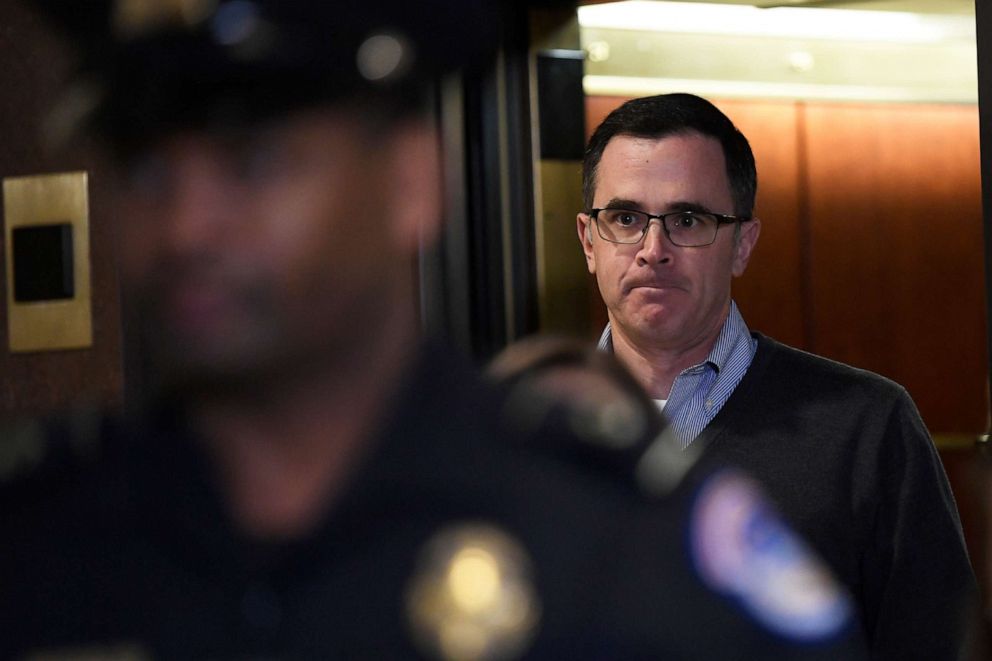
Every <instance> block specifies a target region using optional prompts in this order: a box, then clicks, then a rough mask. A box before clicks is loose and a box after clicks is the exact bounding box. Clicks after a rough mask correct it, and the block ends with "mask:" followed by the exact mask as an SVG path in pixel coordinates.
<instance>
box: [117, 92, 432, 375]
mask: <svg viewBox="0 0 992 661" xmlns="http://www.w3.org/2000/svg"><path fill="white" fill-rule="evenodd" d="M435 151H436V150H435V146H434V143H433V135H430V134H429V131H427V130H426V129H424V130H419V129H418V130H414V129H413V128H412V127H405V128H401V129H397V130H396V131H394V132H390V133H388V134H387V135H381V136H372V135H371V133H370V131H369V129H368V127H366V126H364V125H362V124H361V123H359V122H358V121H356V120H355V119H354V117H353V116H352V115H349V114H348V113H346V112H344V111H340V112H339V111H332V110H327V111H322V112H314V113H308V114H301V115H297V116H294V117H292V118H290V119H287V120H285V121H282V122H280V123H277V124H273V125H270V126H267V127H266V128H264V129H257V130H252V131H251V132H250V133H248V132H244V133H241V134H238V135H235V136H218V135H217V134H215V133H210V134H206V133H189V134H180V135H176V136H173V137H171V138H169V139H167V140H166V141H164V142H162V143H160V144H158V145H156V146H155V148H154V149H152V150H150V151H149V152H148V153H147V154H145V155H144V156H143V157H142V158H141V159H139V160H138V162H137V163H136V165H135V167H133V168H131V169H130V170H129V171H128V173H127V175H126V176H127V181H126V182H125V189H124V193H123V195H122V196H121V208H120V209H119V210H118V215H119V217H120V219H121V222H120V226H121V239H122V245H121V258H122V278H123V281H124V283H125V285H126V286H127V287H128V289H129V291H130V293H131V294H132V296H133V297H134V299H133V300H134V301H135V303H136V304H137V306H138V307H139V310H140V311H141V314H142V317H143V318H142V320H141V321H142V324H143V326H145V327H147V328H148V329H149V332H150V333H151V335H152V337H153V339H154V343H153V347H152V348H153V350H154V351H156V355H157V357H159V358H160V359H161V360H160V363H161V365H162V369H163V370H164V373H165V376H166V379H167V380H170V381H172V382H173V383H178V384H181V385H197V384H199V385H203V384H214V385H216V384H217V382H219V383H220V384H223V383H225V382H229V381H234V382H235V383H237V382H238V381H240V382H242V383H243V382H244V381H245V380H246V379H249V378H253V377H261V378H264V377H266V376H271V375H273V373H295V372H298V371H300V370H301V369H304V370H305V369H308V368H313V367H314V366H315V365H320V364H321V363H323V362H326V361H328V360H333V359H334V358H335V357H338V358H340V357H346V356H348V355H349V354H353V353H354V352H355V351H356V349H357V348H358V347H359V346H360V345H361V343H362V342H363V341H364V340H365V338H366V337H368V336H369V335H370V334H371V333H372V332H373V330H374V329H375V328H377V327H378V326H377V324H379V325H381V324H382V319H383V317H384V316H385V315H388V314H389V311H390V306H394V305H396V304H397V301H396V299H397V292H398V291H401V290H402V287H400V288H399V289H397V283H398V282H401V281H402V279H403V278H409V270H410V259H411V257H412V255H413V254H414V253H415V251H416V249H417V240H418V238H419V231H420V230H421V227H420V226H419V223H421V222H422V221H427V222H430V221H432V220H434V219H435V218H436V217H437V216H438V215H439V213H438V209H437V204H436V203H437V191H436V190H435V189H436V188H437V178H436V170H435V165H436V153H435ZM401 155H402V157H401ZM432 216H433V218H432ZM289 371H292V372H289Z"/></svg>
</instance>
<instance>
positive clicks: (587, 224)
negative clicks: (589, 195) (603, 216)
mask: <svg viewBox="0 0 992 661" xmlns="http://www.w3.org/2000/svg"><path fill="white" fill-rule="evenodd" d="M575 231H576V233H577V234H578V236H579V243H581V244H582V252H584V253H585V255H586V268H587V269H589V272H590V273H595V272H596V255H595V254H594V253H593V250H592V242H593V238H592V217H591V216H590V215H589V214H587V213H581V212H580V213H579V214H578V215H577V216H575Z"/></svg>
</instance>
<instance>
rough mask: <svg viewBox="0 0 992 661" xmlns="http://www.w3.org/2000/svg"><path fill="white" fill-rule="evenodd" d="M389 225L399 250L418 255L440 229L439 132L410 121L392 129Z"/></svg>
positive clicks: (434, 238) (423, 122)
mask: <svg viewBox="0 0 992 661" xmlns="http://www.w3.org/2000/svg"><path fill="white" fill-rule="evenodd" d="M388 166H389V172H390V173H391V174H392V177H391V181H390V182H389V183H390V185H389V187H388V189H387V190H385V191H383V194H389V195H390V199H389V204H388V207H387V208H388V211H389V221H388V226H389V227H391V228H392V230H393V231H392V234H393V237H394V239H395V240H396V243H397V246H398V247H399V248H400V250H401V251H403V252H404V253H406V254H411V255H413V254H416V252H417V251H418V250H419V249H420V247H421V245H423V244H426V245H430V244H432V243H434V241H435V240H436V238H437V235H438V233H439V232H440V229H441V216H442V213H441V199H442V193H441V185H442V183H441V156H440V152H439V146H438V136H437V133H436V131H435V130H434V128H433V127H432V126H430V124H429V123H428V122H426V121H420V120H411V121H408V122H404V123H402V124H401V125H400V126H397V127H395V128H394V129H393V134H392V136H391V144H390V153H389V164H388Z"/></svg>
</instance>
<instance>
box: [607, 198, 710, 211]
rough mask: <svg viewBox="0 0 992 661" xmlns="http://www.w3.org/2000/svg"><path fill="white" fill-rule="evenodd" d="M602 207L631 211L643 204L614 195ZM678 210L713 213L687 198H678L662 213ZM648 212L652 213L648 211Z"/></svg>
mask: <svg viewBox="0 0 992 661" xmlns="http://www.w3.org/2000/svg"><path fill="white" fill-rule="evenodd" d="M602 208H603V209H630V210H631V211H644V210H645V209H644V205H643V204H641V203H640V202H637V201H635V200H628V199H626V198H620V197H614V198H613V199H611V200H610V201H609V202H607V203H606V204H604V205H603V207H602ZM678 211H699V212H702V213H713V210H712V209H710V208H709V207H708V206H706V205H705V204H703V203H702V202H691V201H689V200H679V201H678V202H672V203H671V204H669V205H668V207H667V208H666V209H664V210H663V211H662V213H672V212H678ZM648 213H653V212H651V211H649V212H648Z"/></svg>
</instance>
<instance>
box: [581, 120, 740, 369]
mask: <svg viewBox="0 0 992 661" xmlns="http://www.w3.org/2000/svg"><path fill="white" fill-rule="evenodd" d="M610 206H620V207H623V208H627V209H634V210H641V211H647V212H648V213H652V214H661V213H666V212H670V211H682V210H698V211H709V212H713V213H722V214H731V215H732V214H733V213H734V205H733V198H732V196H731V192H730V184H729V182H728V180H727V174H726V167H725V163H724V155H723V149H722V148H721V146H720V143H719V142H718V141H717V140H715V139H713V138H710V137H706V136H703V135H701V134H699V133H687V134H681V135H672V136H667V137H664V138H661V139H652V138H636V137H632V136H627V135H619V136H616V137H614V138H613V139H611V140H610V142H609V143H607V145H606V149H605V150H604V151H603V156H602V159H601V160H600V162H599V168H598V170H597V175H596V190H595V194H594V198H593V207H594V208H602V207H610ZM577 230H578V233H579V240H580V241H581V243H582V246H583V249H584V251H585V255H586V263H587V265H588V268H589V272H590V273H594V274H595V275H596V280H597V282H598V284H599V291H600V294H601V295H602V297H603V301H604V302H605V303H606V307H607V310H608V313H609V318H610V322H611V324H612V326H613V329H614V331H613V332H614V333H615V334H616V333H619V334H622V335H623V336H624V338H626V339H627V340H628V341H629V342H631V343H632V344H633V345H634V346H635V347H638V348H641V349H643V350H647V351H658V350H663V351H680V352H681V351H689V350H691V349H693V348H694V347H697V346H700V345H702V344H705V343H706V342H707V341H710V340H713V339H715V337H716V335H717V334H718V333H719V330H720V327H721V325H722V323H723V321H724V320H725V318H726V315H727V312H728V310H729V307H730V281H731V277H732V276H738V275H741V274H742V273H743V272H744V269H745V267H746V266H747V262H748V259H749V257H750V254H751V250H752V248H753V247H754V244H755V242H756V241H757V239H758V233H759V230H760V228H759V223H758V221H757V220H755V221H752V222H749V223H744V224H743V225H742V229H741V235H740V239H739V240H737V241H735V238H734V225H732V224H728V225H721V226H720V230H719V231H718V233H717V238H716V241H715V242H714V243H713V244H711V245H708V246H702V247H695V248H682V247H678V246H675V245H673V244H672V243H671V242H670V241H669V240H668V238H667V237H666V236H665V233H664V231H663V230H662V228H661V226H660V224H659V222H658V221H653V222H652V223H651V226H650V228H649V230H648V233H647V235H646V236H645V238H644V240H643V241H642V242H641V243H638V244H634V245H621V244H615V243H609V242H607V241H605V240H603V239H602V238H601V237H600V236H599V234H598V233H597V231H596V227H595V223H594V222H593V221H592V220H591V218H590V217H589V216H588V215H586V214H579V216H578V219H577Z"/></svg>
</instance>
